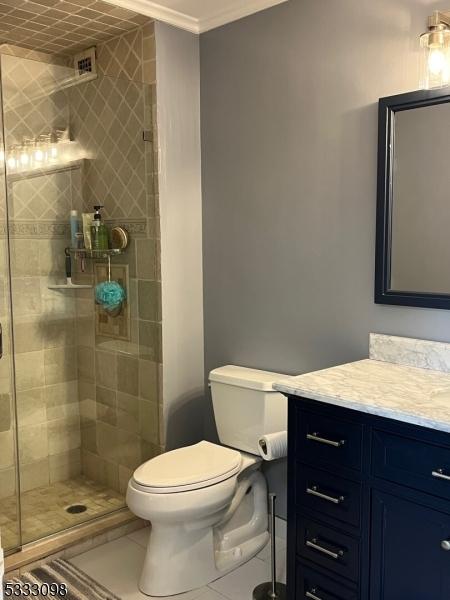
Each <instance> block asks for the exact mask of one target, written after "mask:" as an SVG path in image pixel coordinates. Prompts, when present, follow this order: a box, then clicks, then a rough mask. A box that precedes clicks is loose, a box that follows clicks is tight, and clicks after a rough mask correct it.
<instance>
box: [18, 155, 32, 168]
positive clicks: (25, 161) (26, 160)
mask: <svg viewBox="0 0 450 600" xmlns="http://www.w3.org/2000/svg"><path fill="white" fill-rule="evenodd" d="M29 162H30V157H29V156H28V154H27V153H26V152H22V154H21V155H20V164H21V165H22V166H24V167H26V166H27V164H28V163H29Z"/></svg>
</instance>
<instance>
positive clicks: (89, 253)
mask: <svg viewBox="0 0 450 600" xmlns="http://www.w3.org/2000/svg"><path fill="white" fill-rule="evenodd" d="M124 251H125V250H124V249H123V248H108V250H87V249H86V248H69V252H70V254H71V255H72V256H74V257H75V258H92V259H93V260H95V259H104V258H111V256H119V255H120V254H123V253H124Z"/></svg>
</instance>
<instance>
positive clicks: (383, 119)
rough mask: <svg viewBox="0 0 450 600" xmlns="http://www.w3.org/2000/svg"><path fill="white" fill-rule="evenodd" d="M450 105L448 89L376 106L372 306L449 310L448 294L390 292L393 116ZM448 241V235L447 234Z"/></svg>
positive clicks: (403, 96)
mask: <svg viewBox="0 0 450 600" xmlns="http://www.w3.org/2000/svg"><path fill="white" fill-rule="evenodd" d="M446 102H450V86H449V87H445V88H439V89H435V90H420V91H416V92H408V93H406V94H399V95H397V96H388V97H386V98H380V100H379V105H378V192H377V217H376V227H377V232H376V248H375V302H376V303H377V304H395V305H398V306H417V307H422V308H444V309H450V294H436V293H425V292H409V291H408V292H407V291H401V290H392V289H391V288H390V280H391V248H392V240H391V238H392V221H391V215H392V184H393V181H392V164H393V160H392V157H393V153H394V151H395V148H394V141H395V140H394V119H395V113H396V112H399V111H402V110H410V109H413V108H420V107H424V106H433V105H436V104H444V103H446ZM449 238H450V232H449Z"/></svg>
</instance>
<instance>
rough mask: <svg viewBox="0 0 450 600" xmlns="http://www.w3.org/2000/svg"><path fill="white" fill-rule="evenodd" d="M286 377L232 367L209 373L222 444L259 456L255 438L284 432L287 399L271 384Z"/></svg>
mask: <svg viewBox="0 0 450 600" xmlns="http://www.w3.org/2000/svg"><path fill="white" fill-rule="evenodd" d="M287 377H288V375H282V374H280V373H271V372H269V371H258V370H257V369H247V368H245V367H237V366H235V365H227V366H226V367H219V368H218V369H214V370H213V371H211V372H210V374H209V381H210V384H211V395H212V401H213V408H214V417H215V421H216V426H217V432H218V434H219V439H220V441H221V443H222V444H225V445H226V446H231V447H232V448H236V449H238V450H243V451H244V452H250V453H251V454H259V450H258V439H259V438H260V437H261V436H262V435H265V434H267V433H275V432H276V431H284V430H285V429H287V398H286V397H285V396H283V394H280V393H279V392H277V391H275V390H274V389H272V384H273V383H274V382H275V381H279V380H280V379H286V378H287Z"/></svg>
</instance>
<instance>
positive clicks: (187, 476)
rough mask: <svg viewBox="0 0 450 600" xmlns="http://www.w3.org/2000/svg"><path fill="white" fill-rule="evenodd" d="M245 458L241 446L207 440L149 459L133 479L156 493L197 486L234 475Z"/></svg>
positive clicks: (216, 481) (211, 483) (183, 489)
mask: <svg viewBox="0 0 450 600" xmlns="http://www.w3.org/2000/svg"><path fill="white" fill-rule="evenodd" d="M241 462H242V456H241V453H240V452H238V451H237V450H232V449H231V448H224V447H223V446H218V445H217V444H211V442H206V441H203V442H199V443H198V444H194V445H193V446H187V447H186V448H180V449H179V450H172V451H171V452H166V453H165V454H161V455H160V456H157V457H156V458H152V459H151V460H148V461H147V462H146V463H144V464H143V465H141V466H140V467H139V468H138V469H136V471H135V472H134V476H133V479H134V481H135V482H136V483H138V484H139V485H142V486H145V487H148V488H152V490H151V491H152V492H156V493H158V492H159V493H171V492H176V491H187V490H195V489H199V488H202V487H207V486H209V485H213V484H214V483H219V482H220V481H224V480H225V479H228V478H229V477H232V476H233V475H234V474H235V473H237V472H238V471H239V469H240V466H241Z"/></svg>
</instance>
